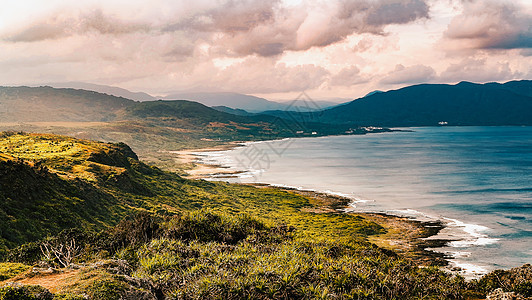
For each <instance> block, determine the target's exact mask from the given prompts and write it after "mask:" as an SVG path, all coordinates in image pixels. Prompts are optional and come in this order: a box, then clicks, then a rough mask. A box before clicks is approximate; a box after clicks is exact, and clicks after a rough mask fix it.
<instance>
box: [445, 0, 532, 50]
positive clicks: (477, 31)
mask: <svg viewBox="0 0 532 300" xmlns="http://www.w3.org/2000/svg"><path fill="white" fill-rule="evenodd" d="M531 24H532V16H531V15H527V14H526V13H525V12H524V10H523V9H522V7H520V6H519V5H518V4H515V3H513V2H509V1H495V0H483V1H480V0H464V1H463V12H462V13H461V14H460V15H458V16H456V17H455V18H453V20H452V21H451V23H450V24H449V26H448V28H447V31H445V33H444V36H445V37H446V38H447V40H449V41H451V42H453V41H458V42H463V43H462V44H463V45H468V46H469V48H475V49H514V48H532V26H531Z"/></svg>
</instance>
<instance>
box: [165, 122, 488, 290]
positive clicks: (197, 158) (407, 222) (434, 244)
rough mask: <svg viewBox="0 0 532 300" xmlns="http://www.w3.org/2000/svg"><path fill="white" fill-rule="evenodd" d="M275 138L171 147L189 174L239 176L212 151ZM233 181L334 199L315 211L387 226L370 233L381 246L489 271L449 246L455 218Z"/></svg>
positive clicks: (468, 270) (418, 259) (426, 260)
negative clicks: (363, 206) (361, 206)
mask: <svg viewBox="0 0 532 300" xmlns="http://www.w3.org/2000/svg"><path fill="white" fill-rule="evenodd" d="M397 131H402V130H397ZM275 141H279V140H267V141H247V142H243V141H241V142H232V143H230V144H224V145H220V146H216V147H211V148H205V149H191V150H185V151H172V153H174V154H178V155H179V154H181V155H186V156H185V158H184V159H188V160H189V161H193V162H194V163H193V164H194V168H192V169H190V170H185V172H186V173H187V174H189V175H188V176H187V178H190V179H204V180H217V181H223V178H228V179H232V178H233V179H234V178H239V177H240V174H246V173H248V172H249V171H248V170H235V169H234V168H231V167H230V166H228V165H227V164H226V165H224V162H223V161H222V162H221V161H220V160H219V159H216V157H223V156H224V154H223V153H219V154H218V153H216V154H215V155H212V152H224V151H229V150H233V149H236V148H239V147H245V146H248V145H251V144H254V143H264V142H275ZM179 158H180V159H183V156H180V157H179ZM209 158H211V159H209ZM212 158H214V159H212ZM209 160H210V162H209ZM229 182H230V181H229ZM232 183H233V184H245V185H252V186H255V187H269V188H275V189H279V190H284V191H289V192H292V193H299V194H303V195H304V196H307V197H310V198H313V199H318V200H319V201H325V202H329V203H330V204H331V203H335V204H331V205H329V206H327V207H323V206H322V207H320V208H317V209H315V210H314V211H313V212H317V213H320V212H334V213H351V214H354V215H359V216H362V217H364V218H366V219H368V220H370V221H374V222H375V223H378V224H380V225H381V226H383V227H384V228H386V230H387V233H385V234H380V235H378V236H370V237H368V241H369V242H371V243H373V244H376V245H378V246H379V247H382V248H385V249H390V250H393V251H396V252H397V253H401V255H404V256H405V257H408V258H410V259H412V261H414V262H415V263H416V264H418V265H420V266H439V267H442V268H443V269H444V270H446V271H448V272H452V273H456V274H459V275H461V276H463V277H465V278H466V279H468V280H469V279H476V278H479V277H481V276H483V275H485V274H487V273H489V271H490V270H488V269H486V268H485V267H484V266H480V265H474V264H471V263H467V262H465V263H464V262H462V261H460V257H461V256H460V253H461V252H460V251H449V250H448V248H449V247H451V248H452V247H453V246H452V244H453V243H460V241H462V240H463V239H462V238H461V237H460V236H456V235H454V234H448V233H447V234H446V232H447V231H448V230H455V229H456V228H455V227H456V226H453V222H451V221H457V220H452V219H447V218H444V217H434V216H429V215H425V214H423V213H422V212H417V211H415V213H416V215H411V214H409V213H406V214H402V213H401V211H378V210H376V211H360V210H358V211H357V210H356V209H354V207H355V204H356V203H359V202H364V201H366V200H360V199H357V198H354V197H350V196H348V195H343V194H341V193H335V192H333V191H329V190H325V191H323V190H312V189H303V188H298V187H293V186H286V185H282V184H269V183H260V182H255V183H240V182H236V183H235V182H232ZM339 199H341V200H339ZM324 209H325V210H324ZM417 214H420V216H417ZM458 222H459V221H458ZM463 224H465V223H463ZM466 225H468V224H466ZM446 248H447V250H446Z"/></svg>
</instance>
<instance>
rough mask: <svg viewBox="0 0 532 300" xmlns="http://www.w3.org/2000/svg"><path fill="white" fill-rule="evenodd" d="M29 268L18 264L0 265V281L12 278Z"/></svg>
mask: <svg viewBox="0 0 532 300" xmlns="http://www.w3.org/2000/svg"><path fill="white" fill-rule="evenodd" d="M29 268H30V267H29V266H26V265H24V264H20V263H0V281H3V280H6V279H9V278H13V277H15V276H17V275H18V274H20V273H23V272H24V271H27V270H28V269H29Z"/></svg>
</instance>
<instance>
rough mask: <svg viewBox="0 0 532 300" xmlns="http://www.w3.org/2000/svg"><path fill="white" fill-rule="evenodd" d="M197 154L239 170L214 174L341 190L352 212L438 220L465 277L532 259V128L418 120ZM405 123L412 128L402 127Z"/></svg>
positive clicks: (454, 262)
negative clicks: (379, 129) (386, 128)
mask: <svg viewBox="0 0 532 300" xmlns="http://www.w3.org/2000/svg"><path fill="white" fill-rule="evenodd" d="M400 129H402V130H405V131H403V132H391V133H379V134H367V135H349V136H329V137H317V138H295V139H285V140H277V141H267V142H256V143H247V144H245V146H242V147H238V148H236V149H234V150H229V151H219V152H206V153H198V155H199V157H201V159H202V160H203V162H204V163H210V164H221V165H224V166H226V167H228V168H229V169H230V170H234V171H243V172H242V173H240V174H238V176H237V177H232V178H228V177H223V176H221V177H218V176H213V177H212V178H210V179H211V180H225V181H229V182H261V183H268V184H272V185H279V186H288V187H294V188H299V189H308V190H315V191H321V192H327V193H331V194H338V195H343V196H346V197H349V198H351V199H352V204H351V206H352V207H351V210H353V211H361V212H364V211H371V212H384V213H388V214H395V215H402V216H408V217H411V218H415V219H420V220H426V219H431V220H433V219H439V220H442V221H443V222H445V224H447V227H446V228H445V229H444V230H442V232H441V233H440V234H439V235H438V236H437V238H447V239H451V240H453V241H450V242H449V243H448V244H447V246H446V247H443V248H438V249H436V250H437V251H441V252H445V253H447V254H448V255H450V256H451V257H452V259H451V264H452V265H454V266H457V267H460V268H462V269H463V270H464V271H463V274H464V275H465V276H476V275H480V274H484V273H486V272H488V271H491V270H494V269H500V268H511V267H517V266H520V265H522V264H525V263H532V127H445V126H444V127H420V128H400ZM406 130H408V131H406Z"/></svg>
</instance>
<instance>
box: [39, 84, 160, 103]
mask: <svg viewBox="0 0 532 300" xmlns="http://www.w3.org/2000/svg"><path fill="white" fill-rule="evenodd" d="M47 85H49V86H51V87H55V88H72V89H83V90H89V91H95V92H98V93H104V94H109V95H112V96H116V97H123V98H127V99H131V100H135V101H148V100H155V99H156V98H155V97H153V96H152V95H149V94H146V93H143V92H132V91H128V90H126V89H123V88H119V87H116V86H109V85H101V84H94V83H86V82H74V81H72V82H59V83H49V84H47Z"/></svg>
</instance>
